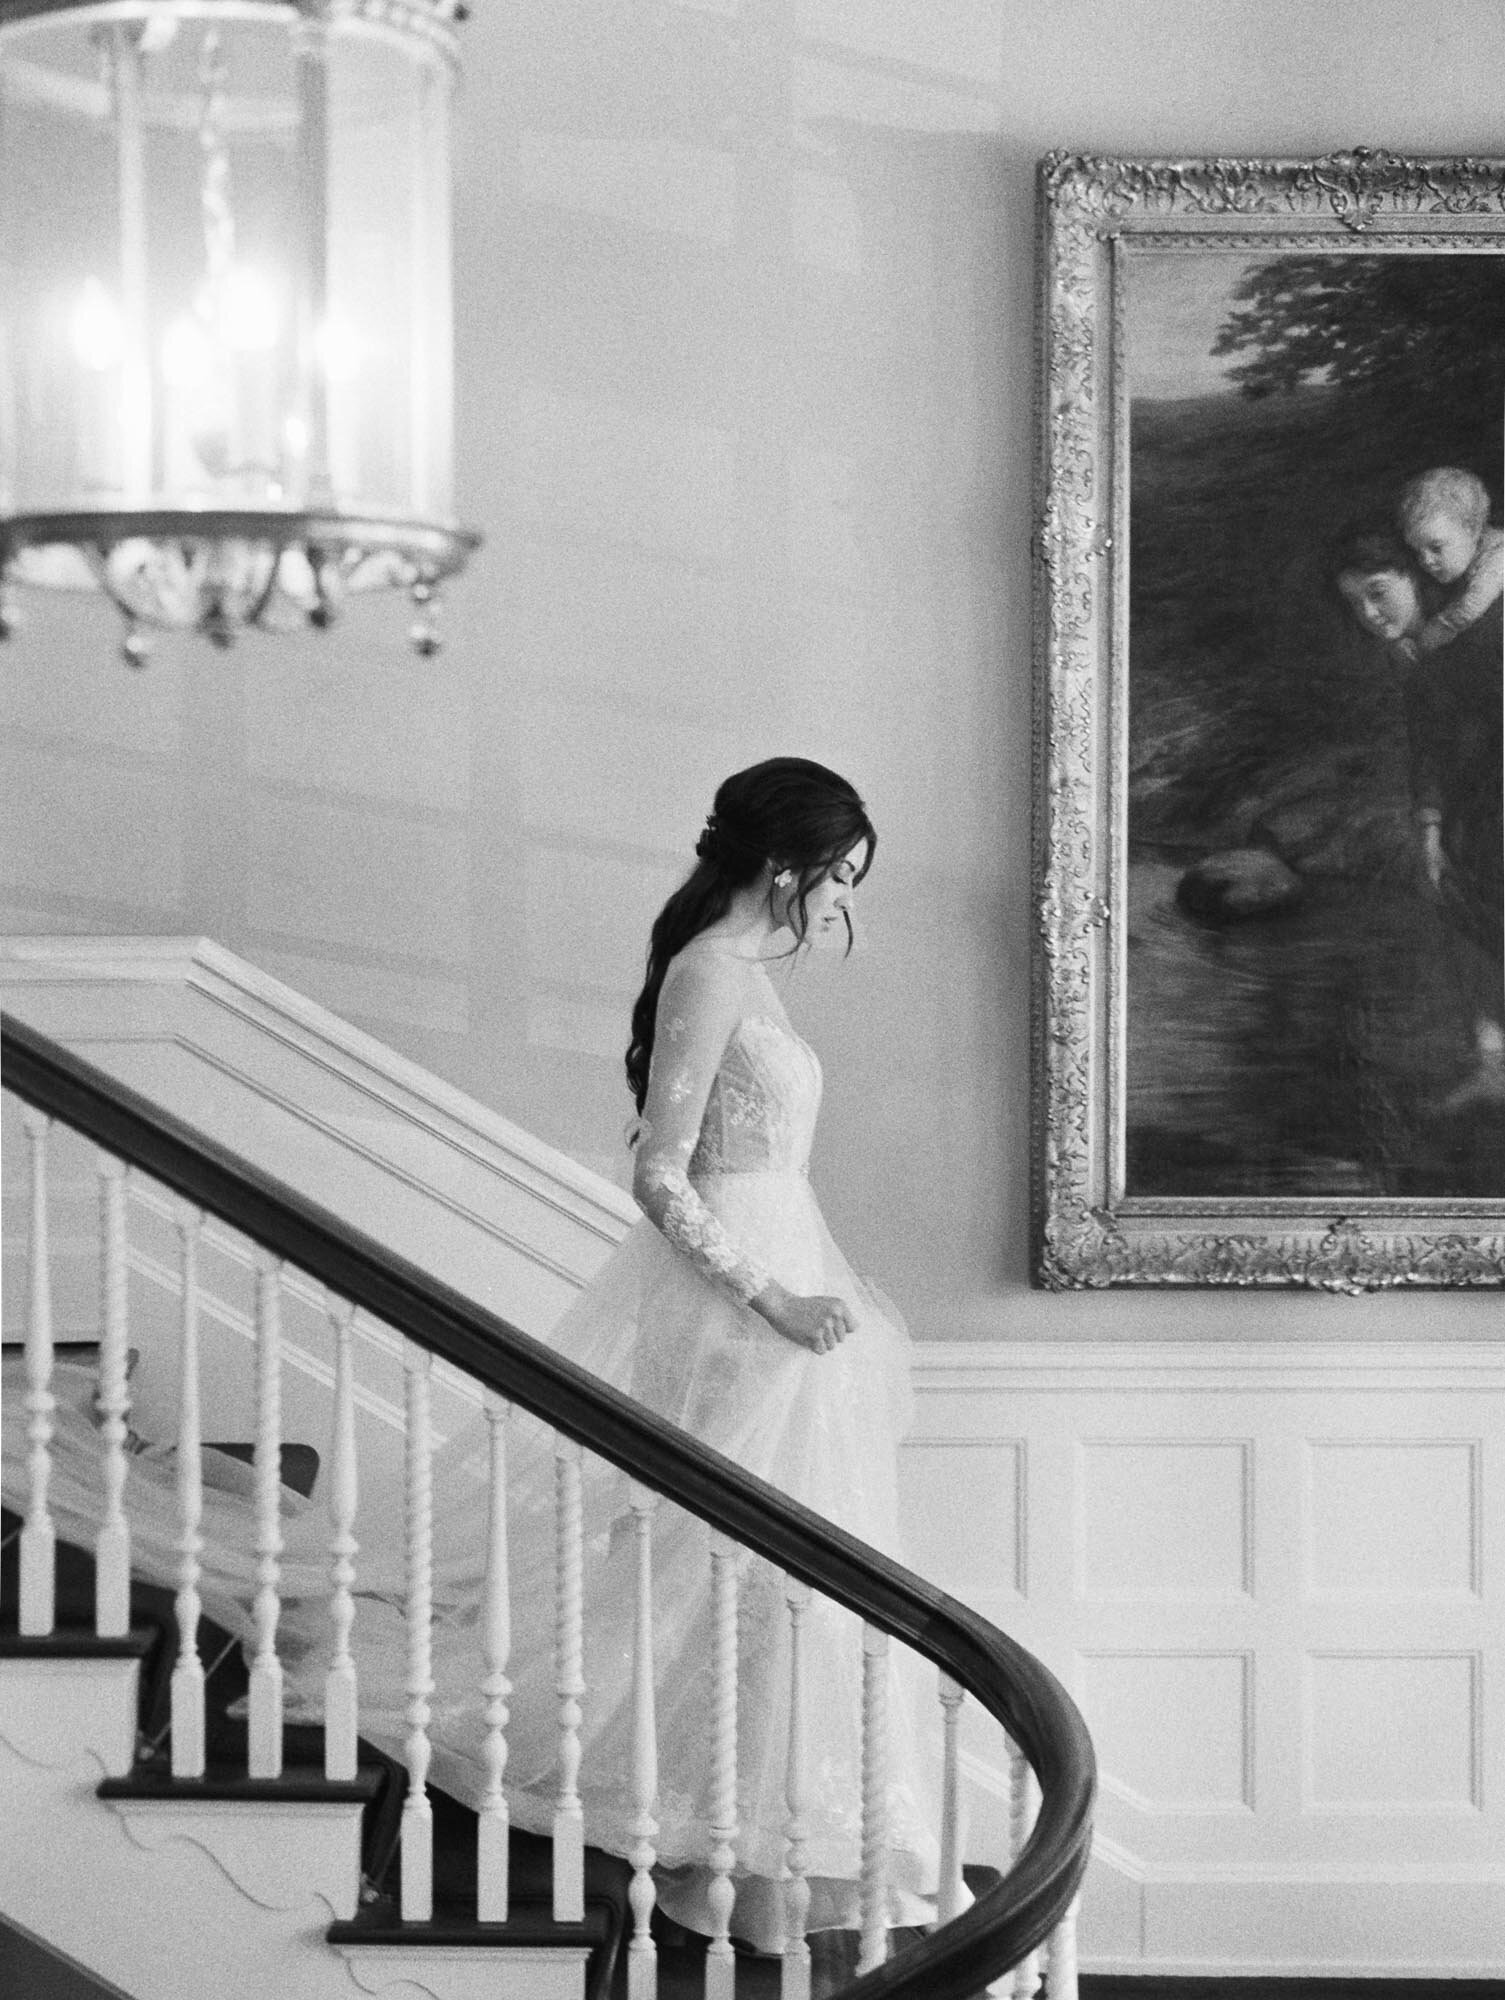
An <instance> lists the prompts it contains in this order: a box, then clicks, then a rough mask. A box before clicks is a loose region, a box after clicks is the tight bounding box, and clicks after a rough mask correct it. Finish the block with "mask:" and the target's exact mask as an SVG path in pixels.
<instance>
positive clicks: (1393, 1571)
mask: <svg viewBox="0 0 1505 2000" xmlns="http://www.w3.org/2000/svg"><path fill="white" fill-rule="evenodd" d="M1481 1450H1482V1446H1481V1444H1480V1443H1479V1442H1478V1441H1477V1440H1455V1439H1449V1438H1435V1439H1427V1440H1424V1441H1418V1440H1415V1439H1411V1440H1407V1439H1381V1440H1367V1439H1364V1438H1349V1439H1341V1440H1327V1441H1322V1440H1314V1441H1313V1442H1312V1443H1311V1444H1310V1445H1309V1446H1308V1487H1307V1500H1308V1529H1307V1534H1308V1548H1309V1558H1308V1575H1309V1579H1310V1587H1311V1589H1312V1591H1313V1592H1314V1593H1315V1594H1316V1595H1319V1596H1333V1597H1352V1596H1390V1597H1408V1598H1433V1597H1467V1596H1472V1595H1473V1594H1474V1593H1476V1592H1477V1590H1478V1588H1479V1560H1480V1545H1479V1461H1480V1455H1481Z"/></svg>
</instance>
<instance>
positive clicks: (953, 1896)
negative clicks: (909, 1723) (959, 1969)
mask: <svg viewBox="0 0 1505 2000" xmlns="http://www.w3.org/2000/svg"><path fill="white" fill-rule="evenodd" d="M940 1679H941V1729H942V1742H941V1872H940V1880H939V1882H938V1884H937V1888H936V1898H935V1914H936V1921H937V1922H938V1923H943V1924H949V1923H950V1921H951V1919H952V1918H953V1917H959V1916H960V1915H961V1912H962V1905H963V1903H964V1901H965V1899H966V1889H965V1885H964V1883H963V1881H962V1788H961V1738H960V1723H961V1712H962V1701H963V1699H964V1692H963V1690H962V1689H961V1688H960V1687H959V1686H958V1685H957V1683H956V1682H955V1681H954V1680H952V1679H951V1678H950V1676H949V1675H947V1674H942V1675H941V1677H940Z"/></svg>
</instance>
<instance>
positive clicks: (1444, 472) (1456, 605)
mask: <svg viewBox="0 0 1505 2000" xmlns="http://www.w3.org/2000/svg"><path fill="white" fill-rule="evenodd" d="M1396 522H1397V525H1398V527H1399V529H1400V533H1401V538H1402V540H1403V541H1404V542H1405V544H1406V546H1407V547H1408V548H1409V549H1410V551H1411V554H1412V556H1413V558H1414V559H1415V562H1416V566H1417V568H1418V569H1419V570H1420V571H1421V572H1422V574H1423V575H1424V576H1425V577H1426V578H1428V580H1429V581H1430V582H1431V583H1433V584H1435V585H1437V586H1438V587H1439V591H1440V593H1441V596H1440V601H1434V602H1433V604H1432V605H1431V606H1430V616H1428V617H1426V618H1424V619H1423V620H1422V622H1421V623H1420V624H1419V625H1418V627H1417V628H1416V630H1415V631H1414V632H1413V633H1412V634H1410V635H1409V636H1408V637H1407V638H1405V639H1403V640H1402V641H1401V642H1400V650H1401V651H1402V653H1403V654H1404V655H1405V656H1406V657H1408V658H1410V659H1413V660H1414V659H1422V658H1425V656H1426V655H1427V654H1428V653H1435V652H1436V651H1437V650H1438V648H1439V647H1441V646H1447V645H1451V643H1452V642H1453V640H1454V639H1456V638H1457V637H1458V635H1459V633H1460V632H1466V631H1467V630H1468V628H1469V626H1470V625H1477V624H1478V622H1479V620H1480V619H1481V618H1482V617H1483V616H1484V614H1485V612H1486V611H1488V609H1489V608H1490V606H1491V605H1492V604H1495V603H1497V602H1498V601H1499V598H1500V595H1501V592H1502V590H1505V535H1502V534H1501V532H1500V530H1499V529H1498V528H1496V527H1494V526H1492V525H1491V523H1490V519H1489V493H1488V491H1487V489H1486V488H1485V485H1484V482H1483V480H1482V479H1479V478H1477V477H1476V476H1475V474H1473V473H1472V472H1464V471H1462V470H1461V469H1460V468H1459V467H1458V466H1455V465H1434V466H1433V467H1432V468H1431V469H1430V471H1427V472H1419V473H1417V475H1416V477H1415V478H1414V479H1408V480H1407V481H1406V484H1405V485H1404V486H1403V487H1402V488H1401V493H1400V499H1399V501H1398V502H1397V503H1396Z"/></svg>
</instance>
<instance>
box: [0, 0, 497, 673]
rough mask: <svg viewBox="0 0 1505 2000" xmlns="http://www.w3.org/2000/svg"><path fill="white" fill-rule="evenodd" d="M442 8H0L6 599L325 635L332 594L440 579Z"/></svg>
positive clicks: (449, 565) (409, 4) (448, 522)
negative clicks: (76, 601)
mask: <svg viewBox="0 0 1505 2000" xmlns="http://www.w3.org/2000/svg"><path fill="white" fill-rule="evenodd" d="M455 11H456V9H455V5H454V0H301V4H298V5H293V4H286V0H282V3H281V4H278V0H272V3H271V4H268V3H267V0H100V3H99V4H92V5H70V4H66V0H63V4H59V3H58V0H0V563H3V564H4V566H5V568H6V570H7V571H8V574H9V576H10V578H11V579H12V580H13V581H16V582H21V583H36V584H44V585H59V586H69V585H88V586H90V587H103V588H104V589H105V590H106V591H107V592H108V593H109V594H110V596H111V597H113V598H114V599H115V601H116V603H117V604H118V605H119V606H120V608H121V610H122V612H123V613H124V614H125V616H126V619H127V621H128V623H129V625H130V627H131V633H130V636H129V639H128V644H130V643H133V642H134V643H137V644H138V645H139V644H140V640H139V634H138V632H137V630H136V628H137V627H139V626H148V625H158V626H169V627H197V628H198V629H200V630H202V631H205V632H207V633H208V634H209V636H211V637H212V638H216V639H219V640H221V641H225V640H228V638H230V637H231V636H233V633H234V632H235V630H236V629H238V628H239V627H240V626H243V625H247V624H255V625H271V626H277V625H278V624H286V623H288V622H290V621H301V620H302V619H304V618H312V619H313V620H314V622H316V623H323V622H326V620H327V619H328V618H329V617H330V616H331V615H332V614H333V612H334V610H335V609H336V608H337V605H338V602H339V599H340V597H341V596H342V594H343V593H344V592H345V591H346V590H349V589H360V588H367V587H373V586H380V585H401V586H405V587H407V588H409V589H411V590H413V591H414V593H415V596H416V597H417V598H418V600H419V601H420V603H421V604H426V602H427V600H428V598H429V596H430V595H431V593H432V590H433V587H434V585H435V583H436V582H437V581H438V579H439V578H441V577H442V576H444V575H446V574H447V573H449V572H451V571H453V570H455V569H457V568H458V567H459V566H460V564H461V563H462V562H463V561H464V559H465V556H466V555H467V553H468V552H469V550H470V549H471V548H472V547H473V546H474V544H475V541H476V537H475V536H474V535H471V534H469V533H467V532H465V531H464V530H461V529H460V528H458V527H457V526H456V524H455V522H454V518H453V491H452V465H451V434H452V381H451V373H452V371H451V327H450V214H449V120H450V104H451V98H452V93H453V85H454V77H455V54H456V51H455V36H454V15H455ZM426 622H427V620H426V613H425V614H423V615H422V616H421V617H420V622H419V627H418V628H415V635H414V636H415V641H416V642H417V643H419V644H420V645H422V644H423V635H424V631H425V630H426ZM425 649H426V648H425Z"/></svg>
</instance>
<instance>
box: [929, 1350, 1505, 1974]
mask: <svg viewBox="0 0 1505 2000" xmlns="http://www.w3.org/2000/svg"><path fill="white" fill-rule="evenodd" d="M917 1383H918V1387H919V1390H920V1396H919V1422H918V1427H917V1431H916V1434H915V1437H914V1438H913V1439H912V1440H911V1442H910V1443H909V1445H908V1446H907V1447H906V1455H907V1457H908V1458H909V1460H910V1461H911V1465H912V1466H913V1464H914V1463H916V1462H917V1463H918V1464H919V1465H920V1466H921V1467H922V1468H923V1472H922V1474H921V1475H920V1476H916V1474H915V1472H914V1471H913V1470H911V1472H910V1474H909V1476H908V1480H907V1484H906V1495H907V1498H908V1501H909V1505H910V1509H911V1513H910V1518H909V1520H908V1523H907V1532H908V1534H909V1536H910V1539H911V1543H912V1545H914V1546H916V1547H918V1548H929V1547H930V1546H931V1545H932V1544H933V1543H938V1541H939V1539H940V1537H941V1535H942V1532H943V1524H944V1521H945V1519H946V1517H947V1507H948V1501H949V1496H950V1494H951V1493H952V1492H953V1491H955V1490H956V1488H955V1481H956V1480H957V1479H959V1478H962V1477H963V1476H965V1477H966V1479H967V1480H968V1485H967V1513H968V1516H969V1520H970V1522H971V1524H972V1525H971V1526H970V1528H969V1535H970V1539H971V1543H972V1545H973V1546H977V1545H978V1544H979V1543H980V1542H981V1541H982V1539H983V1538H984V1537H985V1536H986V1535H987V1534H988V1533H990V1532H993V1533H998V1534H1003V1535H1007V1534H1008V1533H1010V1532H1012V1530H1013V1527H1014V1524H1015V1523H1017V1524H1018V1538H1019V1542H1020V1560H1021V1564H1022V1572H1023V1576H1024V1579H1025V1585H1026V1588H1025V1592H1024V1594H1023V1596H1022V1597H1020V1598H1019V1599H1018V1600H1017V1601H1015V1602H1013V1603H1011V1604H1009V1605H1008V1606H1007V1607H1005V1606H1003V1605H1001V1604H997V1603H995V1602H990V1600H989V1598H988V1596H987V1594H986V1592H985V1591H983V1590H981V1589H976V1590H971V1589H968V1587H967V1585H966V1582H965V1580H964V1579H963V1578H962V1577H960V1576H958V1577H957V1578H956V1580H955V1583H954V1587H956V1588H958V1589H959V1590H960V1591H961V1594H962V1595H964V1596H971V1597H972V1598H973V1601H975V1602H976V1603H977V1604H978V1606H979V1608H980V1609H983V1610H991V1611H994V1612H995V1615H998V1616H1000V1617H1001V1619H1002V1622H1003V1623H1005V1624H1006V1626H1007V1628H1008V1630H1009V1631H1010V1632H1011V1634H1012V1635H1013V1636H1014V1637H1016V1638H1017V1639H1019V1640H1020V1641H1021V1642H1022V1643H1023V1644H1025V1645H1026V1646H1028V1647H1029V1648H1030V1649H1031V1650H1032V1651H1034V1652H1036V1653H1037V1654H1039V1655H1040V1656H1041V1657H1042V1658H1043V1659H1044V1660H1045V1661H1046V1662H1047V1663H1048V1664H1049V1665H1050V1666H1052V1667H1053V1668H1054V1670H1055V1672H1056V1673H1057V1674H1058V1675H1059V1676H1060V1677H1061V1678H1062V1679H1063V1680H1064V1681H1065V1682H1066V1683H1067V1685H1068V1686H1069V1687H1070V1688H1071V1690H1072V1692H1073V1693H1074V1694H1075V1696H1076V1698H1077V1699H1078V1701H1079V1702H1080V1703H1081V1705H1082V1708H1083V1710H1084V1712H1085V1714H1086V1717H1087V1721H1088V1724H1089V1726H1090V1727H1091V1729H1092V1731H1093V1735H1094V1739H1095V1741H1096V1745H1097V1750H1098V1756H1099V1760H1100V1768H1101V1778H1102V1783H1101V1791H1100V1800H1099V1811H1098V1822H1097V1828H1098V1830H1097V1842H1096V1850H1095V1859H1094V1863H1093V1867H1092V1869H1091V1871H1090V1872H1089V1875H1088V1879H1087V1885H1086V1891H1085V1897H1084V1906H1083V1919H1082V1962H1083V1965H1084V1967H1086V1968H1087V1969H1089V1970H1093V1971H1103V1972H1107V1971H1114V1972H1158V1973H1163V1974H1184V1975H1192V1974H1208V1973H1214V1972H1216V1973H1221V1974H1225V1975H1249V1976H1254V1975H1260V1974H1264V1975H1267V1976H1285V1977H1293V1978H1294V1977H1300V1976H1319V1975H1320V1976H1338V1975H1342V1974H1347V1975H1350V1976H1359V1975H1369V1976H1394V1977H1401V1976H1406V1977H1422V1976H1427V1975H1434V1976H1435V1975H1440V1974H1455V1975H1458V1976H1465V1975H1467V1976H1472V1977H1477V1978H1484V1977H1493V1978H1498V1977H1500V1976H1501V1974H1502V1972H1505V1713H1502V1711H1501V1705H1500V1702H1499V1699H1498V1692H1497V1690H1498V1688H1499V1686H1500V1685H1501V1684H1505V1596H1502V1594H1501V1592H1500V1589H1499V1586H1498V1584H1497V1581H1496V1576H1495V1571H1494V1567H1493V1566H1492V1564H1491V1562H1490V1560H1489V1556H1490V1551H1491V1550H1492V1549H1494V1548H1497V1547H1499V1546H1501V1545H1502V1544H1501V1537H1502V1535H1505V1481H1502V1480H1501V1478H1500V1476H1499V1469H1498V1468H1499V1462H1500V1459H1501V1453H1500V1450H1499V1439H1500V1437H1501V1432H1502V1425H1505V1345H1493V1344H1487V1343H1477V1344H1474V1345H1470V1346H1455V1347H1452V1348H1450V1349H1447V1350H1445V1351H1440V1350H1438V1349H1436V1348H1431V1347H1428V1346H1426V1345H1424V1344H1422V1343H1416V1344H1413V1345H1408V1346H1394V1345H1379V1344H1375V1345H1365V1344H1361V1343H1357V1342H1349V1343H1343V1344H1342V1345H1340V1346H1336V1347H1326V1348H1324V1347H1322V1346H1306V1347H1303V1346H1299V1345H1295V1344H1292V1343H1278V1342H1257V1341H1256V1342H1245V1343H1241V1344H1239V1345H1236V1346H1235V1345H1233V1344H1231V1343H1228V1344H1217V1343H1208V1344H1206V1345H1203V1346H1201V1347H1199V1348H1196V1349H1189V1348H1187V1347H1185V1346H1181V1345H1178V1344H1174V1343H1168V1342H1167V1343H1154V1342H1145V1343H1142V1344H1139V1345H1136V1346H1133V1347H1129V1346H1124V1345H1112V1346H1110V1345H1107V1344H1095V1345H1093V1346H1090V1347H1083V1348H1077V1349H1075V1350H1073V1351H1070V1352H1065V1351H1063V1350H1061V1349H1059V1348H1055V1349H1053V1348H1051V1347H1049V1346H1046V1345H1043V1344H1032V1345H1031V1344H1020V1345H1014V1346H1010V1347H1006V1348H998V1349H995V1350H991V1351H979V1350H978V1349H977V1348H975V1347H969V1346H960V1345H958V1346H949V1347H948V1346H942V1345H935V1346H931V1347H927V1348H924V1349H922V1350H920V1353H919V1356H918V1366H917ZM990 1436H991V1437H992V1438H993V1439H994V1441H995V1446H996V1445H997V1444H1001V1443H1002V1442H1003V1441H1005V1440H1020V1441H1022V1443H1023V1445H1024V1452H1023V1456H1022V1458H1021V1460H1020V1464H1021V1465H1022V1467H1023V1475H1024V1476H1023V1481H1022V1492H1021V1493H1020V1494H1019V1495H1018V1496H1017V1497H1016V1495H1015V1493H1014V1491H1013V1490H1011V1478H1010V1473H1011V1466H1010V1463H1009V1462H1008V1461H1007V1460H1001V1459H999V1458H998V1457H997V1456H996V1454H995V1453H990V1450H989V1447H988V1445H987V1443H986V1440H987V1439H988V1438H989V1437H990ZM963 1467H965V1468H966V1471H965V1474H964V1473H963ZM989 1473H992V1474H993V1475H994V1476H995V1478H996V1480H997V1484H996V1487H995V1490H994V1492H993V1493H992V1495H991V1496H990V1495H989V1494H988V1493H987V1492H986V1490H979V1483H978V1481H979V1475H980V1474H981V1475H984V1476H986V1475H987V1474H989ZM927 1507H928V1508H929V1509H930V1510H931V1511H930V1513H929V1514H928V1516H926V1514H925V1510H926V1509H927ZM917 1514H918V1517H917ZM985 1523H986V1524H988V1525H986V1526H984V1525H983V1524H985ZM1492 1690H1494V1691H1495V1692H1491V1691H1492ZM967 1740H968V1747H969V1752H970V1756H971V1760H972V1769H973V1773H974V1778H975V1781H976V1783H977V1784H978V1786H979V1787H980V1788H981V1789H982V1790H984V1791H985V1792H986V1793H987V1795H988V1797H989V1798H991V1797H992V1796H993V1795H994V1794H996V1792H997V1790H998V1783H999V1781H998V1777H997V1774H996V1772H993V1771H991V1770H990V1769H989V1767H988V1758H989V1754H990V1753H989V1751H988V1750H987V1748H986V1747H985V1745H984V1743H983V1740H982V1733H981V1731H978V1732H977V1733H976V1734H975V1735H974V1736H969V1738H968V1739H967ZM978 1824H979V1825H988V1824H991V1822H990V1821H989V1819H988V1817H987V1815H986V1813H984V1814H981V1815H979V1818H978Z"/></svg>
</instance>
